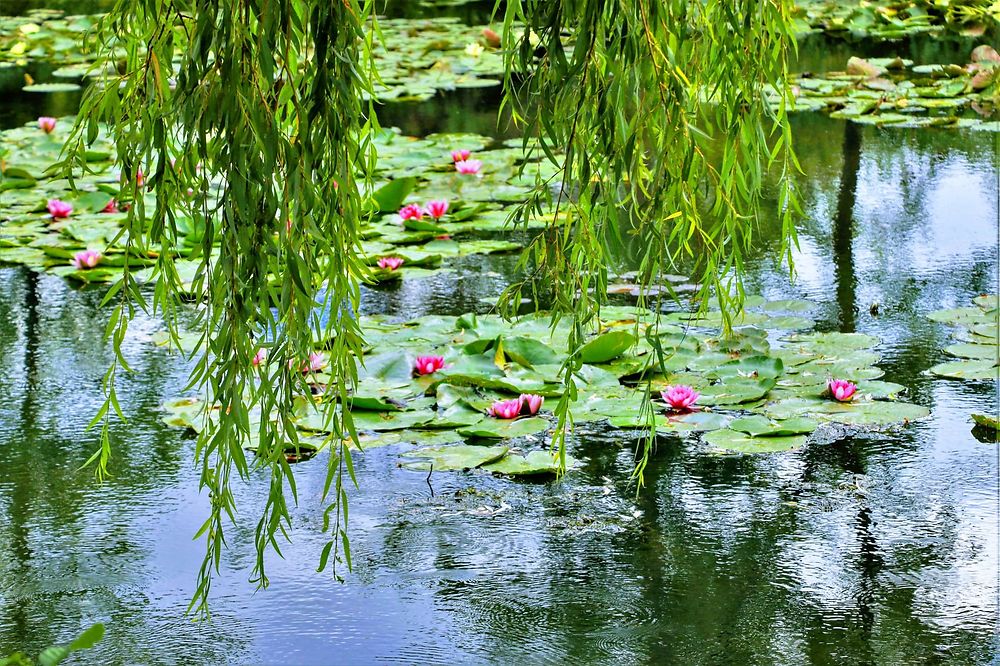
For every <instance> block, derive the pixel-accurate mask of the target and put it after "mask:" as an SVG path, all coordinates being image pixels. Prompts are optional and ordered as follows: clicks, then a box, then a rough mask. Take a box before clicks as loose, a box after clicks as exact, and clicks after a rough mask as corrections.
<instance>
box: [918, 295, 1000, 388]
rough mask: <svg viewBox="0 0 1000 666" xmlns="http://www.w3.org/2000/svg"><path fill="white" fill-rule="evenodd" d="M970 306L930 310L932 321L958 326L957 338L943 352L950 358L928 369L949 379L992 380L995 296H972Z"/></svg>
mask: <svg viewBox="0 0 1000 666" xmlns="http://www.w3.org/2000/svg"><path fill="white" fill-rule="evenodd" d="M973 303H974V306H973V307H966V308H950V309H946V310H937V311H935V312H932V313H930V314H929V315H927V316H928V318H930V319H931V320H932V321H936V322H941V323H943V324H950V325H952V326H956V327H959V328H960V329H961V332H960V333H959V336H958V337H959V341H958V342H955V343H954V344H951V345H948V346H947V347H945V348H944V351H945V353H946V354H948V355H949V356H951V357H953V360H950V361H944V362H943V363H938V364H937V365H935V366H933V367H932V368H931V369H930V370H929V372H930V373H931V374H932V375H935V376H938V377H946V378H949V379H993V380H996V379H997V378H998V377H1000V367H998V366H1000V344H998V341H997V323H998V321H1000V309H998V303H997V296H996V295H995V294H984V295H982V296H977V297H976V298H974V299H973Z"/></svg>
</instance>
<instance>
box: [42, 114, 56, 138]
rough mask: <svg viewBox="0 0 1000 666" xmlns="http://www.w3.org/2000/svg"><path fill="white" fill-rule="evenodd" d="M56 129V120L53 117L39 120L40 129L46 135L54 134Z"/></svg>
mask: <svg viewBox="0 0 1000 666" xmlns="http://www.w3.org/2000/svg"><path fill="white" fill-rule="evenodd" d="M55 128H56V119H55V118H53V117H52V116H42V117H40V118H39V119H38V129H40V130H42V131H43V132H45V133H46V134H52V131H53V130H54V129H55Z"/></svg>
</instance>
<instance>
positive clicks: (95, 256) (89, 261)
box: [70, 250, 101, 270]
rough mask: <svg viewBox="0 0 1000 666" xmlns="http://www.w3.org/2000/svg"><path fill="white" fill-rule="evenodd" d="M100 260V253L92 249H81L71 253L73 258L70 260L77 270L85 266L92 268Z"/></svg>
mask: <svg viewBox="0 0 1000 666" xmlns="http://www.w3.org/2000/svg"><path fill="white" fill-rule="evenodd" d="M100 261H101V253H100V252H96V251H94V250H81V251H79V252H77V253H76V254H74V255H73V260H72V261H71V262H70V263H72V264H73V266H75V267H76V269H77V270H83V269H85V268H93V267H94V266H96V265H97V264H99V263H100Z"/></svg>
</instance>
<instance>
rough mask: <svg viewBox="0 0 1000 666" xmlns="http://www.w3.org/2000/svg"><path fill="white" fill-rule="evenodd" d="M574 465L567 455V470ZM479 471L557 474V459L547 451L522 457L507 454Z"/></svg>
mask: <svg viewBox="0 0 1000 666" xmlns="http://www.w3.org/2000/svg"><path fill="white" fill-rule="evenodd" d="M576 464H577V461H576V460H575V459H574V458H572V457H571V456H569V455H567V456H566V467H567V469H568V468H570V467H572V466H575V465H576ZM481 469H483V470H486V471H487V472H492V473H494V474H503V475H506V476H538V475H541V474H558V473H559V459H558V458H556V457H554V456H553V455H552V453H551V452H549V451H531V452H530V453H528V454H526V455H523V456H519V455H515V454H508V455H506V456H504V457H503V458H501V459H500V460H498V461H496V462H492V463H490V464H488V465H483V466H482V468H481Z"/></svg>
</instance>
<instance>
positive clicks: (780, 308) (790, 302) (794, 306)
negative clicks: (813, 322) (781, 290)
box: [761, 298, 816, 312]
mask: <svg viewBox="0 0 1000 666" xmlns="http://www.w3.org/2000/svg"><path fill="white" fill-rule="evenodd" d="M761 309H762V310H764V311H765V312H809V311H810V310H815V309H816V304H815V303H813V302H812V301H806V300H803V299H801V298H790V299H785V300H779V301H767V302H766V303H764V304H763V306H761Z"/></svg>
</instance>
